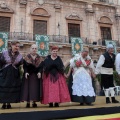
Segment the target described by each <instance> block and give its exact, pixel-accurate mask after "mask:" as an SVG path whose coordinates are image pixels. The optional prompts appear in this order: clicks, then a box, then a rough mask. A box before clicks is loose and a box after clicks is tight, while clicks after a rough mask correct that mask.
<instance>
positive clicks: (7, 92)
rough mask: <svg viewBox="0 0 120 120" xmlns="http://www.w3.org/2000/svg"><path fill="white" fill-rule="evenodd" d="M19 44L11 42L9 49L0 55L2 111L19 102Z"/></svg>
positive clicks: (20, 58)
mask: <svg viewBox="0 0 120 120" xmlns="http://www.w3.org/2000/svg"><path fill="white" fill-rule="evenodd" d="M19 45H20V44H19V42H15V41H14V42H12V43H11V48H10V49H9V50H5V51H3V52H2V55H1V59H0V62H1V65H2V69H1V70H0V103H3V105H2V109H6V108H7V109H10V108H11V104H10V103H18V102H20V88H21V79H20V70H19V66H20V65H21V64H22V62H23V59H22V55H21V54H20V53H19Z"/></svg>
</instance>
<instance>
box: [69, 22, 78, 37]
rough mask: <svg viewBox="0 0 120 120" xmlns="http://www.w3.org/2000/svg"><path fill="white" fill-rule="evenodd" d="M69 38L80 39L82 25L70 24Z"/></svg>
mask: <svg viewBox="0 0 120 120" xmlns="http://www.w3.org/2000/svg"><path fill="white" fill-rule="evenodd" d="M68 34H69V37H80V24H71V23H68Z"/></svg>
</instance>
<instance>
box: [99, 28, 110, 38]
mask: <svg viewBox="0 0 120 120" xmlns="http://www.w3.org/2000/svg"><path fill="white" fill-rule="evenodd" d="M101 38H102V40H112V36H111V29H110V27H101Z"/></svg>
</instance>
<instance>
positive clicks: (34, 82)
mask: <svg viewBox="0 0 120 120" xmlns="http://www.w3.org/2000/svg"><path fill="white" fill-rule="evenodd" d="M41 83H42V79H38V77H37V74H35V73H31V74H30V75H29V77H28V79H25V78H23V85H22V90H21V91H22V94H21V101H27V102H30V101H35V102H38V101H40V100H41V99H42V94H41V87H42V85H41Z"/></svg>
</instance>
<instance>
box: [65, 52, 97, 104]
mask: <svg viewBox="0 0 120 120" xmlns="http://www.w3.org/2000/svg"><path fill="white" fill-rule="evenodd" d="M71 70H72V75H73V81H72V86H71V90H70V91H72V93H71V99H72V102H79V103H80V105H84V103H86V104H87V105H91V103H92V102H95V92H94V89H93V86H92V79H91V76H94V77H95V74H94V65H93V62H92V59H91V58H90V56H89V55H88V51H83V52H82V53H80V54H76V55H75V56H74V57H73V58H72V59H71V60H70V69H69V72H68V74H67V76H69V75H70V73H71ZM70 78H72V77H70Z"/></svg>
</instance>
